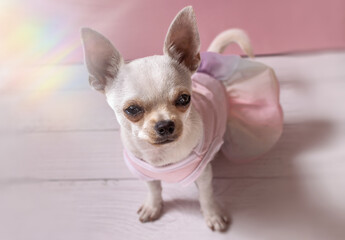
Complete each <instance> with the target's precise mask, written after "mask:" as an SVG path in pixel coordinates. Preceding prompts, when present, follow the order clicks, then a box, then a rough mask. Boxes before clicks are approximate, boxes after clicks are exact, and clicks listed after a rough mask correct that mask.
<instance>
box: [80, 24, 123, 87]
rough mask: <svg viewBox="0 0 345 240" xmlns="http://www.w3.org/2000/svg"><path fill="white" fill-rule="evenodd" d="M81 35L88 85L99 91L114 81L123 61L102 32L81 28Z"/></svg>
mask: <svg viewBox="0 0 345 240" xmlns="http://www.w3.org/2000/svg"><path fill="white" fill-rule="evenodd" d="M81 37H82V42H83V48H84V58H85V64H86V67H87V70H88V71H89V74H90V77H89V83H90V85H91V86H92V87H93V88H94V89H96V90H98V91H101V92H104V90H105V87H106V86H109V84H110V83H111V82H113V81H114V79H115V78H116V75H117V73H118V71H119V69H120V67H121V65H122V63H123V59H122V57H121V55H120V53H119V52H118V51H117V50H116V49H115V47H114V46H113V45H112V44H111V42H110V41H109V40H108V39H106V38H105V37H104V36H103V35H102V34H100V33H98V32H96V31H94V30H92V29H90V28H82V29H81Z"/></svg>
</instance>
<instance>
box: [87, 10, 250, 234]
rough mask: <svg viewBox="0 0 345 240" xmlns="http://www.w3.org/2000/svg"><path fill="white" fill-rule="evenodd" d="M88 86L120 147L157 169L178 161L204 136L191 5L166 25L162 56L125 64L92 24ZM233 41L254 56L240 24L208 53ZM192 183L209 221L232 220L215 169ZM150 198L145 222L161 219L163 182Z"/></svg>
mask: <svg viewBox="0 0 345 240" xmlns="http://www.w3.org/2000/svg"><path fill="white" fill-rule="evenodd" d="M82 41H83V47H84V54H85V62H86V66H87V69H88V71H89V75H90V77H89V82H90V85H91V86H92V87H93V88H94V89H96V90H98V91H100V92H102V93H104V94H105V96H106V99H107V102H108V104H109V105H110V107H111V108H112V109H113V110H114V112H115V115H116V118H117V120H118V122H119V124H120V126H121V138H122V141H123V144H124V147H125V149H126V150H128V152H130V153H131V154H132V155H133V156H134V157H136V158H137V159H140V161H142V162H145V163H146V164H149V165H150V166H152V167H154V168H160V167H164V166H171V165H174V164H177V163H179V162H181V161H182V160H183V159H185V158H186V157H187V156H188V155H190V154H191V152H192V151H193V149H194V148H195V147H196V146H197V145H198V143H199V142H201V141H202V139H203V138H204V136H203V134H204V131H203V129H204V128H207V126H204V123H203V121H202V117H201V116H200V114H199V112H198V111H197V110H196V108H195V107H194V106H193V104H192V101H191V99H192V98H193V97H194V96H192V80H191V76H192V75H193V74H194V73H195V72H196V70H197V69H198V67H199V64H200V54H199V49H200V40H199V34H198V29H197V24H196V19H195V15H194V12H193V9H192V7H186V8H184V9H182V10H181V11H180V12H179V13H178V14H177V16H176V17H175V19H174V20H173V22H172V23H171V25H170V28H169V30H168V33H167V36H166V39H165V42H164V49H163V51H164V55H161V56H149V57H145V58H141V59H137V60H134V61H131V62H129V63H125V62H124V60H123V58H122V56H121V55H120V53H119V52H118V51H117V50H116V49H115V48H114V47H113V45H112V44H111V43H110V41H109V40H107V39H106V38H105V37H104V36H102V35H101V34H99V33H97V32H95V31H94V30H91V29H89V28H83V29H82ZM231 42H236V43H238V44H239V45H240V47H241V48H242V49H243V50H244V52H246V53H247V55H248V56H252V50H251V46H250V43H249V40H248V38H247V36H246V35H245V34H244V32H242V31H241V30H239V29H233V30H228V31H226V32H224V33H222V34H220V35H219V36H218V37H217V38H216V39H215V40H214V41H213V42H212V44H211V45H210V48H209V51H213V52H219V53H220V52H222V51H223V50H224V49H225V47H226V46H227V45H228V44H230V43H231ZM195 183H196V185H197V187H198V189H199V193H200V205H201V210H202V213H203V215H204V217H205V220H206V223H207V225H208V226H209V227H210V228H211V229H212V230H218V231H223V230H225V229H226V228H227V225H228V223H229V218H228V216H227V215H226V213H225V212H224V211H223V210H221V208H220V206H219V204H218V203H217V202H216V200H215V198H214V196H213V189H212V169H211V164H210V163H208V164H207V165H206V166H205V167H204V168H203V172H202V173H200V174H199V175H198V177H197V178H196V180H195ZM147 185H148V188H149V195H148V197H147V199H146V201H145V202H144V204H143V205H142V206H141V207H140V208H139V210H138V214H139V219H140V221H142V222H147V221H153V220H156V219H157V218H159V216H160V214H161V212H162V207H163V199H162V187H161V181H159V180H153V181H147Z"/></svg>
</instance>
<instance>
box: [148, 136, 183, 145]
mask: <svg viewBox="0 0 345 240" xmlns="http://www.w3.org/2000/svg"><path fill="white" fill-rule="evenodd" d="M176 139H177V137H169V138H164V139H157V140H156V141H155V142H153V145H164V144H168V143H171V142H174V141H175V140H176Z"/></svg>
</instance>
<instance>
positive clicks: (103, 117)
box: [0, 89, 119, 132]
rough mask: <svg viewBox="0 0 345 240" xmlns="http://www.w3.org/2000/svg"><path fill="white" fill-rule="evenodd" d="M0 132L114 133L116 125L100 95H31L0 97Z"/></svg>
mask: <svg viewBox="0 0 345 240" xmlns="http://www.w3.org/2000/svg"><path fill="white" fill-rule="evenodd" d="M0 110H1V111H2V112H3V113H4V114H3V115H2V116H3V117H2V118H0V131H2V132H8V131H9V130H12V131H15V132H42V131H44V132H46V131H83V130H87V131H89V130H114V129H118V128H119V126H118V123H117V120H116V118H115V114H114V112H113V111H112V110H111V108H110V107H109V106H108V104H107V103H106V102H105V97H104V95H103V94H100V93H97V92H95V91H91V90H89V89H87V90H79V91H54V92H39V91H32V92H27V93H21V94H20V95H15V94H5V95H2V96H1V97H0Z"/></svg>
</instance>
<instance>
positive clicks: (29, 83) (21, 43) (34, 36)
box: [0, 0, 81, 103]
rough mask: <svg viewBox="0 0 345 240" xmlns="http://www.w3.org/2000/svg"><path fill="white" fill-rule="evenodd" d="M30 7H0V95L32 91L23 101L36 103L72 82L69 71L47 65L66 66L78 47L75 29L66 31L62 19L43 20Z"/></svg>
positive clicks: (8, 0) (9, 3)
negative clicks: (66, 62) (10, 92)
mask: <svg viewBox="0 0 345 240" xmlns="http://www.w3.org/2000/svg"><path fill="white" fill-rule="evenodd" d="M36 6H37V4H36ZM30 7H31V4H30V1H29V3H28V2H26V4H25V2H24V1H18V0H2V1H1V3H0V36H1V38H0V92H2V91H3V92H5V91H19V90H34V91H31V92H30V94H29V95H28V99H26V100H25V101H28V100H30V101H33V103H37V101H38V100H40V99H41V98H44V97H45V96H47V94H49V93H51V92H53V91H54V90H56V89H58V88H60V87H61V86H62V85H64V84H65V83H66V82H67V81H73V77H75V76H73V71H71V70H70V69H68V68H62V67H60V68H59V70H58V71H56V68H51V67H47V65H59V64H62V63H65V61H66V59H67V58H68V57H69V56H71V54H73V53H75V51H76V50H79V48H80V46H81V43H80V39H79V35H78V34H79V33H78V32H77V29H69V28H68V26H69V24H68V22H67V21H66V20H65V19H62V17H61V16H60V17H59V16H44V15H45V14H44V10H40V9H37V7H36V9H33V7H31V8H30ZM71 74H72V75H71Z"/></svg>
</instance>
